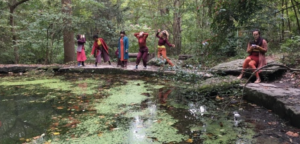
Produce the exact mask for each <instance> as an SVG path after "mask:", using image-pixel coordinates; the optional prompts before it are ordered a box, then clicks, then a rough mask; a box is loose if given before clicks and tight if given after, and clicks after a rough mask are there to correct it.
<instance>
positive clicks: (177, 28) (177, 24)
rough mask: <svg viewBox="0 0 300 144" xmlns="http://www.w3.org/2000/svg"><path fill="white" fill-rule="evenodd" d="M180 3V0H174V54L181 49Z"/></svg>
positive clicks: (178, 52)
mask: <svg viewBox="0 0 300 144" xmlns="http://www.w3.org/2000/svg"><path fill="white" fill-rule="evenodd" d="M181 3H182V1H180V0H174V16H173V42H174V44H175V45H176V53H175V54H176V55H178V54H180V51H181V31H182V30H181V10H180V7H181Z"/></svg>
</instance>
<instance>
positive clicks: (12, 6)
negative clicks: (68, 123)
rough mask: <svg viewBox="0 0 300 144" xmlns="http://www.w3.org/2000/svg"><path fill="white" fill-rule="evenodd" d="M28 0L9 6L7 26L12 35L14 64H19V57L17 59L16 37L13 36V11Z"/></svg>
mask: <svg viewBox="0 0 300 144" xmlns="http://www.w3.org/2000/svg"><path fill="white" fill-rule="evenodd" d="M27 1H29V0H21V1H19V2H15V1H13V2H14V3H13V4H9V24H10V27H11V28H10V31H11V34H12V38H11V39H12V42H13V47H14V56H15V64H17V63H19V60H20V57H19V49H18V47H17V46H16V44H17V36H16V34H15V32H16V31H15V21H14V11H15V9H16V8H17V7H18V6H19V5H20V4H22V3H24V2H27Z"/></svg>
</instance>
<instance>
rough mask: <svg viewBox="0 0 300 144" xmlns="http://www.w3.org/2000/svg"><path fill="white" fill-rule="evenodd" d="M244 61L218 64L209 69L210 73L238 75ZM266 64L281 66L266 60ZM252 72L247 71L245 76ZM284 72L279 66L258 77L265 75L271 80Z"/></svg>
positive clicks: (267, 69)
mask: <svg viewBox="0 0 300 144" xmlns="http://www.w3.org/2000/svg"><path fill="white" fill-rule="evenodd" d="M243 63H244V59H237V60H233V61H230V62H225V63H220V64H218V65H216V66H214V67H212V68H211V69H210V71H211V72H212V73H216V74H221V75H239V74H240V73H241V71H242V67H243ZM267 64H281V63H280V62H277V61H273V60H268V59H267ZM252 72H253V71H250V70H249V71H248V72H247V73H245V74H246V76H250V75H251V73H252ZM283 72H285V70H284V69H281V68H280V67H279V66H271V67H268V68H266V70H262V71H261V73H260V75H265V76H267V77H268V78H269V79H273V78H274V77H277V76H281V74H282V73H283Z"/></svg>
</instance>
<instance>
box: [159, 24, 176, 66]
mask: <svg viewBox="0 0 300 144" xmlns="http://www.w3.org/2000/svg"><path fill="white" fill-rule="evenodd" d="M156 37H158V39H159V40H158V52H157V57H160V58H161V56H162V57H163V58H164V59H166V60H167V62H168V63H169V65H171V66H172V67H173V66H174V64H173V63H172V62H171V61H170V59H169V58H168V57H167V50H166V46H165V45H166V44H167V45H168V46H170V47H175V45H174V44H170V43H169V41H168V38H169V33H168V32H167V31H166V30H164V31H162V32H161V31H160V29H158V30H157V33H156Z"/></svg>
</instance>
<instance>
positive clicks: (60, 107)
mask: <svg viewBox="0 0 300 144" xmlns="http://www.w3.org/2000/svg"><path fill="white" fill-rule="evenodd" d="M56 109H64V107H62V106H59V107H56Z"/></svg>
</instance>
